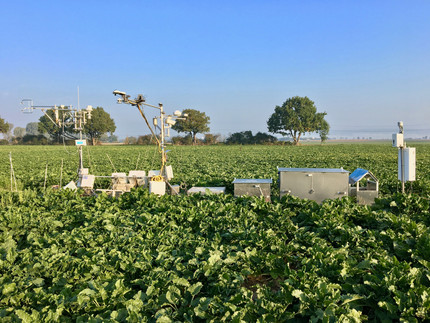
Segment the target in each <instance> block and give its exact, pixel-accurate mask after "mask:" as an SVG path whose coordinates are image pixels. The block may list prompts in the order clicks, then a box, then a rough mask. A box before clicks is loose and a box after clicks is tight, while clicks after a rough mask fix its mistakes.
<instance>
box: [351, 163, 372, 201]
mask: <svg viewBox="0 0 430 323" xmlns="http://www.w3.org/2000/svg"><path fill="white" fill-rule="evenodd" d="M364 180H366V183H365V184H366V185H365V186H360V182H362V181H364ZM349 184H350V185H351V187H350V188H349V195H350V196H355V197H356V198H357V203H358V204H361V205H370V204H373V203H374V202H375V198H377V197H378V194H379V182H378V180H377V178H376V177H375V175H373V174H372V173H371V172H370V171H368V170H366V169H362V168H357V169H356V170H355V171H353V172H352V174H351V175H350V176H349Z"/></svg>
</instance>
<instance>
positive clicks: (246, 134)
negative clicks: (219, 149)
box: [225, 130, 254, 145]
mask: <svg viewBox="0 0 430 323" xmlns="http://www.w3.org/2000/svg"><path fill="white" fill-rule="evenodd" d="M253 137H254V136H253V135H252V131H250V130H247V131H242V132H235V133H233V134H231V135H230V136H229V137H228V138H227V139H226V141H225V142H226V143H227V144H230V145H235V144H236V145H247V144H252V143H253Z"/></svg>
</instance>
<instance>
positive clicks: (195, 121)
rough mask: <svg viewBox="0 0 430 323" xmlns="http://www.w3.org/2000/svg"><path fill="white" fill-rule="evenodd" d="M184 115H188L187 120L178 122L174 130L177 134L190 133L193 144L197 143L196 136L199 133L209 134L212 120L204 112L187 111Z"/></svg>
mask: <svg viewBox="0 0 430 323" xmlns="http://www.w3.org/2000/svg"><path fill="white" fill-rule="evenodd" d="M183 113H184V114H188V116H187V118H186V119H185V120H177V121H176V124H175V125H174V126H173V127H172V129H174V130H176V131H177V132H186V133H189V134H190V136H191V137H192V140H193V144H196V143H197V139H196V135H197V134H198V133H205V132H208V131H209V130H210V129H209V126H208V125H209V120H210V118H209V117H208V116H207V115H206V113H204V112H200V111H198V110H194V109H185V110H184V111H183Z"/></svg>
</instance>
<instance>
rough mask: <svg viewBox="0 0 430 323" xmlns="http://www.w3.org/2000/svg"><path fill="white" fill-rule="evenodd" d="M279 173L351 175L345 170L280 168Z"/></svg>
mask: <svg viewBox="0 0 430 323" xmlns="http://www.w3.org/2000/svg"><path fill="white" fill-rule="evenodd" d="M278 172H303V173H349V171H347V170H345V169H343V168H280V167H278Z"/></svg>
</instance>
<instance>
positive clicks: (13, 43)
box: [0, 0, 430, 138]
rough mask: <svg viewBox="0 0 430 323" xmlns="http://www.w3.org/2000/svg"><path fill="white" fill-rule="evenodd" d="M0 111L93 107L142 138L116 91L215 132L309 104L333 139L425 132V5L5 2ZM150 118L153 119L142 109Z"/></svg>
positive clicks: (428, 121) (428, 69)
mask: <svg viewBox="0 0 430 323" xmlns="http://www.w3.org/2000/svg"><path fill="white" fill-rule="evenodd" d="M1 11H2V15H1V19H0V36H1V37H0V39H1V45H0V116H1V117H2V118H4V119H6V121H9V122H11V123H13V124H14V125H15V126H21V127H25V125H26V124H27V123H28V122H33V121H37V120H38V118H39V117H40V115H41V113H40V112H35V113H34V114H31V115H26V114H22V113H21V111H20V108H21V106H20V102H21V100H22V99H27V98H31V99H33V100H34V104H37V105H54V104H57V105H60V104H64V105H73V106H75V107H77V105H78V99H77V88H78V86H79V92H80V107H81V108H82V107H85V106H86V105H89V104H91V105H93V106H94V107H96V106H102V107H103V108H104V109H105V110H106V111H107V112H109V113H110V114H111V116H112V117H113V118H114V120H115V122H116V125H117V130H116V132H115V133H116V134H117V135H118V136H119V137H120V138H124V137H125V136H136V135H140V134H147V133H149V132H148V130H147V129H146V128H145V124H144V122H143V120H142V119H141V117H140V116H139V114H138V112H137V111H136V110H135V108H133V107H131V106H129V105H118V104H116V100H115V97H114V96H113V95H112V91H113V90H115V89H118V90H122V91H125V92H127V93H128V94H130V95H132V97H134V96H135V95H137V94H139V93H142V94H144V95H145V96H146V98H147V102H148V103H153V104H158V103H159V102H162V103H163V104H164V106H165V109H166V110H167V112H173V111H174V110H176V109H183V108H193V109H197V110H200V111H204V112H206V114H207V115H209V116H210V118H211V123H210V128H211V132H212V133H221V134H224V135H228V133H232V132H236V131H244V130H252V131H254V132H256V131H265V132H267V125H266V121H267V119H268V118H269V116H270V115H271V114H272V113H273V111H274V107H275V106H276V105H281V104H282V103H283V102H284V101H285V100H286V99H288V98H290V97H292V96H296V95H298V96H307V97H309V98H310V99H311V100H313V101H314V102H315V105H316V106H317V109H318V110H319V111H326V112H327V117H326V118H327V120H328V122H329V123H330V125H331V136H349V137H357V136H365V137H369V136H372V137H374V138H390V137H391V133H393V132H397V126H396V125H397V121H399V120H403V121H404V124H405V133H406V136H408V135H411V136H425V135H428V136H430V18H429V17H430V1H414V0H411V1H393V0H391V1H383V0H382V1H319V0H318V1H317V0H315V1H302V0H301V1H299V0H297V1H273V0H265V1H263V0H261V1H252V0H248V1H225V0H218V1H186V0H184V1H109V0H104V1H96V0H92V1H91V0H90V1H89V0H86V1H80V0H77V1H20V0H15V1H7V0H3V1H2V2H1ZM148 111H149V110H148Z"/></svg>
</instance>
